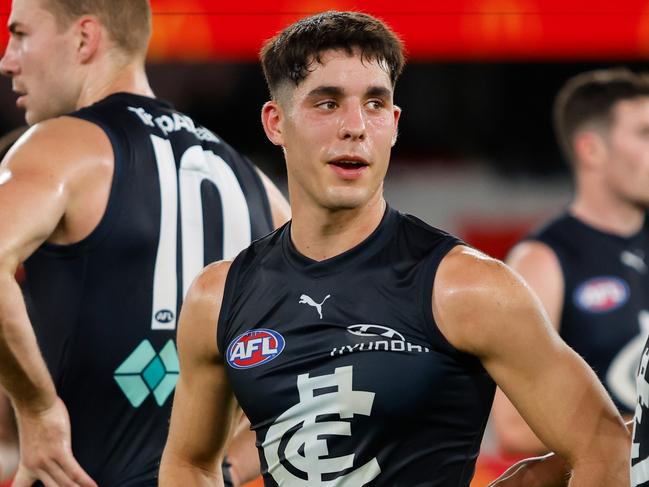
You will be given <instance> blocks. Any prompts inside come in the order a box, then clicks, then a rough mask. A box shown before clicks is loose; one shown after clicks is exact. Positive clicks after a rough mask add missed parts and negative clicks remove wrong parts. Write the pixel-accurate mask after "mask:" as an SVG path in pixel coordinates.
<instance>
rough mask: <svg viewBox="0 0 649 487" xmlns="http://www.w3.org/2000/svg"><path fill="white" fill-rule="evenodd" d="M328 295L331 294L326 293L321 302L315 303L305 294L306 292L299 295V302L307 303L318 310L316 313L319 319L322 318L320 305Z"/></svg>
mask: <svg viewBox="0 0 649 487" xmlns="http://www.w3.org/2000/svg"><path fill="white" fill-rule="evenodd" d="M330 297H331V294H327V296H326V297H325V298H324V299H323V300H322V303H316V302H315V301H314V300H313V298H312V297H311V296H307V295H306V294H303V295H302V296H300V304H308V305H309V306H312V307H314V308H315V309H316V310H317V311H318V314H319V315H320V319H322V305H323V304H324V302H325V301H326V300H327V299H329V298H330Z"/></svg>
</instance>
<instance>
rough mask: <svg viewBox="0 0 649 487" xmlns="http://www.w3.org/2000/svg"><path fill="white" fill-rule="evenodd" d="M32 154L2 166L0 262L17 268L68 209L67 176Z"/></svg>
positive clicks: (16, 156)
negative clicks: (33, 157) (34, 159)
mask: <svg viewBox="0 0 649 487" xmlns="http://www.w3.org/2000/svg"><path fill="white" fill-rule="evenodd" d="M31 158H32V155H31V154H26V153H24V152H21V151H17V152H15V153H13V152H12V153H10V154H9V155H8V156H7V158H6V159H5V160H4V161H3V162H2V164H1V165H0V235H2V236H3V237H2V239H0V242H2V243H0V258H2V259H3V260H4V261H9V263H10V265H11V266H17V265H18V263H20V262H22V261H24V260H25V259H26V258H27V257H29V255H31V254H32V253H33V252H34V250H36V248H38V246H39V245H40V244H41V243H43V242H44V241H45V240H46V239H47V238H48V236H49V235H50V234H51V233H52V232H53V231H54V230H55V229H56V227H57V225H58V223H59V221H60V220H61V218H62V216H63V214H64V212H65V206H66V198H67V194H66V187H65V176H64V175H63V174H61V173H60V172H58V171H57V169H56V168H48V167H47V164H46V162H43V161H38V162H39V164H36V162H35V161H33V160H32V159H31Z"/></svg>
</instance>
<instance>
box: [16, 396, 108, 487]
mask: <svg viewBox="0 0 649 487" xmlns="http://www.w3.org/2000/svg"><path fill="white" fill-rule="evenodd" d="M16 416H17V420H18V432H19V437H20V465H19V466H18V472H17V474H16V478H15V480H14V483H13V487H31V485H32V484H33V483H34V482H35V481H36V480H40V481H41V482H43V484H44V485H45V487H97V484H96V483H95V482H94V481H93V480H92V479H91V478H90V477H89V476H88V474H87V473H86V472H84V471H83V469H82V468H81V466H79V464H78V463H77V461H76V460H75V459H74V457H73V456H72V447H71V444H70V418H69V416H68V411H67V409H66V407H65V405H64V404H63V401H61V399H59V398H58V397H57V398H56V401H55V402H54V404H53V405H52V406H51V407H50V408H48V409H47V410H45V411H40V412H38V413H33V412H26V411H17V414H16Z"/></svg>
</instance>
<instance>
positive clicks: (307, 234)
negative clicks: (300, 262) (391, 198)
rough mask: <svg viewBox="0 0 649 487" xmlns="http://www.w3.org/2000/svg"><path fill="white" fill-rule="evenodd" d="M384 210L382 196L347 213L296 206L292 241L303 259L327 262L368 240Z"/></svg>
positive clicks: (292, 222) (292, 224)
mask: <svg viewBox="0 0 649 487" xmlns="http://www.w3.org/2000/svg"><path fill="white" fill-rule="evenodd" d="M300 206H302V207H300ZM385 207H386V203H385V200H384V199H383V196H382V195H381V194H379V195H378V197H377V198H374V199H373V200H372V201H370V202H368V203H367V204H365V205H364V206H363V207H359V208H354V209H350V210H347V209H345V210H329V209H326V208H306V205H295V206H293V208H295V209H294V210H293V215H292V219H291V240H292V241H293V245H295V248H296V249H297V250H298V251H299V252H300V253H301V254H302V255H305V256H306V257H309V258H311V259H313V260H317V261H322V260H326V259H329V258H331V257H334V256H336V255H339V254H342V253H343V252H345V251H347V250H349V249H351V248H353V247H355V246H356V245H358V244H360V243H361V242H362V241H363V240H365V239H366V238H367V237H369V236H370V234H371V233H372V232H373V231H374V230H376V228H377V227H378V226H379V224H380V223H381V219H382V218H383V214H384V213H385Z"/></svg>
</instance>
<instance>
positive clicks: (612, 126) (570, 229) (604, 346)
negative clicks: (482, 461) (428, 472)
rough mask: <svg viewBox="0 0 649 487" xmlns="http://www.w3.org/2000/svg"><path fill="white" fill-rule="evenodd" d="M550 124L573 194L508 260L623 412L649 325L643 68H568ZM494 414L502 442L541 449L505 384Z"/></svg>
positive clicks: (648, 129) (647, 112)
mask: <svg viewBox="0 0 649 487" xmlns="http://www.w3.org/2000/svg"><path fill="white" fill-rule="evenodd" d="M555 130H556V132H557V135H558V138H559V140H560V142H561V145H562V148H563V149H564V152H565V154H566V157H567V158H568V160H569V161H570V165H571V167H572V168H573V169H574V174H575V189H576V192H575V198H574V200H573V202H572V203H571V205H570V207H569V209H568V210H567V211H565V212H564V213H562V214H561V215H559V216H558V217H556V218H555V219H553V220H552V221H551V222H549V223H547V224H546V225H545V226H544V227H543V228H542V229H541V230H539V231H537V232H535V233H533V234H532V235H531V236H530V237H528V238H527V239H526V240H525V241H523V242H522V243H520V244H518V245H517V246H516V247H515V248H514V249H513V251H512V252H511V254H510V257H509V263H510V264H511V266H512V267H513V268H514V269H515V270H517V271H518V272H520V274H521V275H522V276H523V277H524V278H525V280H526V281H527V282H528V283H529V284H530V286H531V287H532V288H533V289H534V291H536V293H537V295H538V296H539V298H540V299H541V302H542V303H543V305H544V308H545V310H546V312H547V313H548V315H549V317H550V321H551V323H552V324H553V325H554V326H555V328H557V329H558V330H559V333H560V334H561V336H562V338H563V339H564V340H565V341H566V343H567V344H568V345H570V346H571V347H572V348H573V349H574V350H575V351H576V352H577V353H579V354H580V355H581V356H582V357H584V359H585V360H586V362H588V364H589V365H590V366H591V367H593V370H595V372H596V373H597V375H598V377H599V379H600V380H601V382H602V383H603V384H604V387H605V388H606V390H607V391H608V393H609V394H610V395H611V397H612V399H613V401H614V402H615V404H616V406H617V407H618V409H619V411H620V412H621V413H622V415H623V416H624V417H625V418H626V419H630V418H631V416H632V415H633V411H634V410H635V407H636V388H635V373H636V371H637V369H638V365H639V362H640V356H641V354H642V347H643V346H644V343H645V341H646V339H647V336H648V335H649V267H647V265H648V263H647V262H645V257H646V256H649V221H647V218H646V211H647V210H646V208H647V207H648V206H649V78H647V77H646V76H641V75H636V74H634V73H631V72H630V71H628V70H626V69H611V70H601V71H593V72H588V73H583V74H580V75H579V76H576V77H574V78H572V79H571V80H569V81H568V82H567V83H566V85H565V86H564V87H563V89H562V90H561V91H560V92H559V95H558V96H557V100H556V104H555ZM494 420H495V425H496V431H497V433H498V436H499V439H500V441H501V444H502V445H503V447H504V448H505V449H506V450H509V451H514V452H523V453H527V454H529V453H538V452H541V451H544V450H546V448H545V447H544V445H543V444H542V443H541V442H540V441H539V440H538V439H537V438H536V436H535V435H534V434H533V433H532V431H531V430H530V429H529V427H528V426H527V425H526V424H525V422H524V421H523V420H522V418H521V417H520V415H518V414H517V412H516V410H515V409H514V407H513V406H512V405H511V403H509V401H507V399H506V398H505V397H504V395H502V393H500V394H498V393H497V394H496V401H495V403H494Z"/></svg>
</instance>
